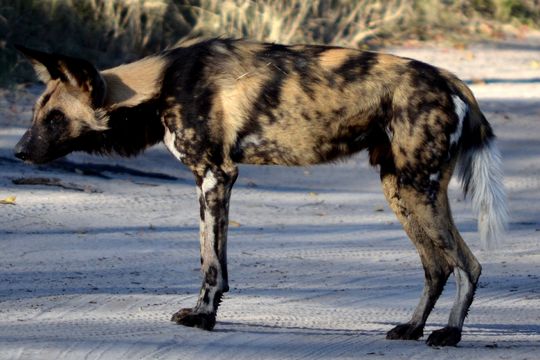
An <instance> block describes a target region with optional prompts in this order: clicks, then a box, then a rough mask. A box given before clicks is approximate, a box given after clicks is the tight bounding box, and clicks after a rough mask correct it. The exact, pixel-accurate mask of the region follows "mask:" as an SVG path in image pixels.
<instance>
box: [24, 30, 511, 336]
mask: <svg viewBox="0 0 540 360" xmlns="http://www.w3.org/2000/svg"><path fill="white" fill-rule="evenodd" d="M19 50H20V51H21V52H22V53H24V54H25V55H26V56H27V57H28V58H29V59H30V61H31V62H32V63H33V65H34V68H35V70H36V72H37V74H38V76H39V78H40V79H41V80H42V81H43V82H45V84H46V85H47V86H46V89H45V92H44V94H43V95H42V96H41V97H40V98H39V99H38V101H37V104H36V107H35V111H34V115H33V123H32V126H31V128H30V129H29V130H28V131H27V132H26V133H25V134H24V136H23V137H22V139H21V140H20V142H19V143H18V144H17V146H16V148H15V154H16V156H17V157H18V158H20V159H23V160H25V161H27V162H31V163H43V162H47V161H51V160H53V159H56V158H58V157H61V156H63V155H66V154H68V153H70V152H72V151H86V152H90V153H99V154H109V153H118V154H120V155H124V156H132V155H135V154H137V153H139V152H141V151H143V150H144V149H145V148H147V147H149V146H151V145H153V144H156V143H158V142H161V141H163V142H164V143H165V145H166V147H167V148H168V149H169V151H170V152H171V153H172V155H174V156H175V157H176V158H177V159H178V160H180V161H181V162H182V163H184V164H185V165H186V166H187V167H189V169H191V171H192V172H193V173H194V175H195V181H196V184H197V191H198V198H199V203H200V218H201V221H200V246H201V267H202V272H203V279H204V280H203V283H202V287H201V290H200V295H199V298H198V301H197V304H196V305H195V306H194V307H193V308H189V309H182V310H180V311H179V312H177V313H176V314H174V315H173V317H172V320H173V321H174V322H176V323H178V324H182V325H186V326H192V327H199V328H203V329H206V330H211V329H213V328H214V325H215V322H216V312H217V308H218V306H219V304H220V301H221V297H222V294H223V293H224V292H227V291H228V290H229V286H228V274H227V260H226V253H227V251H226V248H227V225H228V212H229V198H230V195H231V189H232V187H233V184H234V182H235V180H236V178H237V175H238V169H237V164H239V163H244V164H261V165H269V164H280V165H290V166H298V165H312V164H319V163H324V162H328V161H333V160H336V159H339V158H342V157H345V156H348V155H351V154H354V153H356V152H358V151H360V150H362V149H367V151H368V152H369V161H370V163H371V164H372V165H373V166H377V167H378V168H379V169H380V176H381V181H382V188H383V191H384V194H385V196H386V198H387V200H388V202H389V204H390V207H391V208H392V210H393V211H394V212H395V213H396V215H397V217H398V219H399V220H400V222H401V223H402V224H403V227H404V228H405V231H406V232H407V234H408V236H409V237H410V239H411V240H412V242H413V243H414V245H415V246H416V248H417V250H418V252H419V254H420V258H421V261H422V264H423V267H424V270H425V287H424V291H423V294H422V297H421V300H420V303H419V304H418V306H417V308H416V310H415V311H414V313H413V316H412V318H411V319H410V320H409V321H408V322H407V323H405V324H401V325H398V326H396V327H395V328H393V329H392V330H390V331H389V332H388V334H387V338H388V339H418V338H420V337H421V336H423V329H424V325H425V323H426V320H427V318H428V315H429V313H430V312H431V310H432V308H433V306H434V304H435V302H436V300H437V298H438V297H439V295H440V294H441V292H442V290H443V287H444V285H445V283H446V281H447V279H448V277H449V275H450V273H452V272H453V273H454V275H455V278H456V281H457V297H456V300H455V303H454V305H453V307H452V310H451V312H450V318H449V321H448V325H447V326H446V327H444V328H443V329H440V330H437V331H434V332H433V333H432V334H431V335H430V336H429V337H428V339H427V343H428V344H429V345H436V346H444V345H456V344H457V343H458V342H459V341H460V339H461V331H462V326H463V321H464V318H465V316H466V314H467V311H468V309H469V306H470V305H471V302H472V300H473V295H474V292H475V289H476V285H477V282H478V278H479V276H480V270H481V267H480V264H479V263H478V261H477V260H476V258H475V257H474V255H473V254H472V253H471V251H470V250H469V248H468V247H467V245H466V244H465V242H464V240H463V239H462V237H461V236H460V234H459V232H458V230H457V229H456V227H455V225H454V222H453V220H452V216H451V213H450V207H449V204H448V197H447V188H448V182H449V181H450V178H451V176H452V173H453V171H454V168H455V167H456V165H457V167H458V173H459V177H460V178H461V180H462V183H463V186H464V191H465V192H466V193H467V192H469V193H470V194H471V195H472V201H473V206H474V209H475V210H476V212H477V213H478V215H479V230H480V235H481V239H482V241H483V242H484V244H485V245H489V243H493V241H492V240H494V239H496V238H497V236H498V235H499V234H500V233H501V231H502V230H503V227H504V224H505V218H506V214H507V213H506V206H505V195H504V190H503V186H502V175H501V170H500V167H501V163H500V155H499V152H498V150H497V148H496V147H495V145H494V135H493V132H492V129H491V127H490V125H489V124H488V122H487V120H486V119H485V117H484V116H483V115H482V113H481V111H480V109H479V107H478V104H477V102H476V100H475V99H474V96H473V94H472V93H471V91H470V90H469V89H468V88H467V87H466V85H465V84H464V83H463V82H461V81H460V80H458V79H457V78H456V77H455V76H454V75H452V74H451V73H449V72H447V71H445V70H442V69H438V68H435V67H433V66H430V65H427V64H425V63H422V62H419V61H415V60H411V59H406V58H401V57H397V56H392V55H385V54H379V53H374V52H366V51H358V50H353V49H346V48H339V47H327V46H310V45H294V46H284V45H277V44H268V43H257V42H251V41H244V40H231V39H211V40H205V41H200V42H194V43H191V44H185V45H182V46H179V47H177V48H173V49H169V50H166V51H164V52H162V53H160V54H158V55H155V56H151V57H147V58H144V59H142V60H140V61H136V62H134V63H130V64H126V65H122V66H119V67H116V68H113V69H108V70H104V71H98V70H97V69H96V68H95V67H94V66H93V65H92V64H90V63H89V62H87V61H85V60H82V59H77V58H72V57H67V56H62V55H56V54H46V53H43V52H39V51H35V50H30V49H26V48H23V47H19Z"/></svg>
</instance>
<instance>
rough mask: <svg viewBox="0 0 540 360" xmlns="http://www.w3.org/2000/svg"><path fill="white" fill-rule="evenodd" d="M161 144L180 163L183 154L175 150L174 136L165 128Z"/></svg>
mask: <svg viewBox="0 0 540 360" xmlns="http://www.w3.org/2000/svg"><path fill="white" fill-rule="evenodd" d="M163 142H164V143H165V146H166V147H167V149H169V151H170V153H171V154H173V156H174V157H175V158H177V159H178V160H180V161H182V159H183V158H184V156H185V154H183V153H181V152H180V151H178V149H177V148H176V144H175V142H176V134H175V133H172V132H170V131H169V129H167V128H165V136H164V137H163Z"/></svg>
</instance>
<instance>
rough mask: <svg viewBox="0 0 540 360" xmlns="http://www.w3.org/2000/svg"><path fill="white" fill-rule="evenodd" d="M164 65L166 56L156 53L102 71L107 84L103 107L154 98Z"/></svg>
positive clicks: (131, 105)
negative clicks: (155, 54)
mask: <svg viewBox="0 0 540 360" xmlns="http://www.w3.org/2000/svg"><path fill="white" fill-rule="evenodd" d="M166 66H167V60H166V58H165V57H164V56H160V55H157V56H151V57H147V58H144V59H141V60H139V61H135V62H132V63H129V64H124V65H120V66H118V67H115V68H112V69H108V70H104V71H102V72H101V76H102V77H103V79H104V80H105V82H106V84H107V85H106V87H107V94H106V96H105V104H104V107H105V108H110V109H115V108H120V107H133V106H137V105H139V104H141V103H143V102H146V101H148V100H150V99H152V98H155V97H156V96H157V95H158V94H159V92H160V89H161V83H162V80H163V74H164V73H165V68H166Z"/></svg>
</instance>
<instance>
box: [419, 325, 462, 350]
mask: <svg viewBox="0 0 540 360" xmlns="http://www.w3.org/2000/svg"><path fill="white" fill-rule="evenodd" d="M460 340H461V330H460V329H458V328H456V327H445V328H442V329H439V330H435V331H434V332H432V333H431V335H429V337H428V339H427V340H426V344H428V345H429V346H456V345H457V343H458V342H459V341H460Z"/></svg>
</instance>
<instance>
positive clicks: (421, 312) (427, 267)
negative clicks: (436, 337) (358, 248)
mask: <svg viewBox="0 0 540 360" xmlns="http://www.w3.org/2000/svg"><path fill="white" fill-rule="evenodd" d="M381 181H382V187H383V191H384V194H385V196H386V199H387V200H388V203H389V204H390V207H391V208H392V210H393V211H394V213H395V214H396V215H397V217H398V219H399V221H400V222H401V223H402V225H403V227H404V229H405V231H406V233H407V235H408V236H409V238H410V239H411V240H412V242H413V244H414V245H415V246H416V248H417V250H418V253H419V254H420V259H421V261H422V265H423V267H424V272H425V284H424V290H423V292H422V297H421V299H420V302H419V304H418V306H417V307H416V310H415V311H414V313H413V316H412V318H411V319H410V320H409V321H408V322H407V323H405V324H400V325H398V326H396V327H395V328H393V329H392V330H390V331H389V332H388V333H387V335H386V338H387V339H392V340H396V339H400V340H417V339H419V338H420V337H422V336H423V332H424V326H425V323H426V320H427V318H428V316H429V314H430V312H431V310H432V309H433V307H434V306H435V302H436V301H437V299H438V298H439V296H440V295H441V293H442V290H443V287H444V285H445V283H446V280H447V279H448V276H449V275H450V273H451V268H450V266H449V264H448V263H447V261H446V259H445V257H444V256H443V254H442V253H441V251H440V250H439V249H438V248H437V247H436V245H435V244H434V243H433V241H432V240H431V238H430V236H429V235H428V234H427V233H426V231H425V230H424V229H423V227H422V226H421V225H420V224H419V223H418V220H417V219H416V216H415V204H414V203H411V201H410V200H408V199H406V198H403V197H402V196H401V194H400V190H399V185H398V178H397V175H396V174H395V173H394V171H393V170H387V169H385V168H382V169H381Z"/></svg>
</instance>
